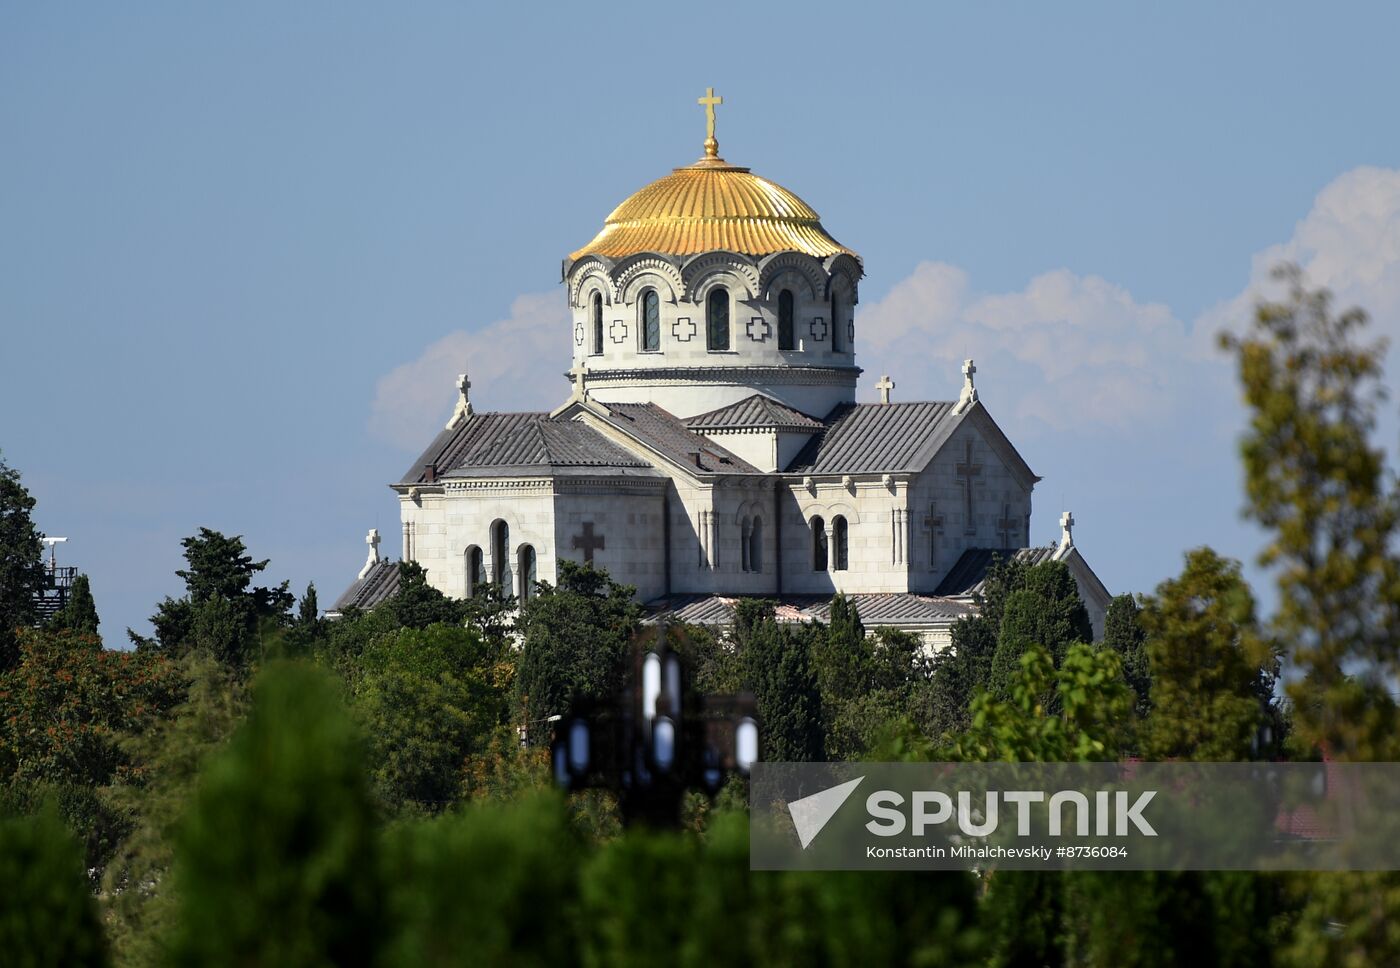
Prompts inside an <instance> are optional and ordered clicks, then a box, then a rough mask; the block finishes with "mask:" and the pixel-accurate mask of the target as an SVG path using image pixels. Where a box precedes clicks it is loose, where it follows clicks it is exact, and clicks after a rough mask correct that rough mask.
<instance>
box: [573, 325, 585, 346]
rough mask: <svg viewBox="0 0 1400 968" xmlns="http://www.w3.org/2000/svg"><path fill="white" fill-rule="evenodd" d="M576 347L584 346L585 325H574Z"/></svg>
mask: <svg viewBox="0 0 1400 968" xmlns="http://www.w3.org/2000/svg"><path fill="white" fill-rule="evenodd" d="M574 345H575V346H582V345H583V323H575V324H574Z"/></svg>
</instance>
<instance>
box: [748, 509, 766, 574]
mask: <svg viewBox="0 0 1400 968" xmlns="http://www.w3.org/2000/svg"><path fill="white" fill-rule="evenodd" d="M762 570H763V519H762V518H754V519H753V527H752V528H750V529H749V571H762Z"/></svg>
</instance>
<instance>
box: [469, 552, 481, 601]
mask: <svg viewBox="0 0 1400 968" xmlns="http://www.w3.org/2000/svg"><path fill="white" fill-rule="evenodd" d="M484 584H486V562H485V561H484V560H483V555H482V554H481V548H479V547H478V546H476V545H472V546H471V547H470V548H468V549H467V597H468V598H472V597H474V596H476V595H479V594H481V586H482V585H484Z"/></svg>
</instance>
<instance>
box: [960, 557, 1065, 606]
mask: <svg viewBox="0 0 1400 968" xmlns="http://www.w3.org/2000/svg"><path fill="white" fill-rule="evenodd" d="M1058 551H1059V549H1058V548H1057V547H1056V546H1055V545H1041V546H1040V547H1037V548H968V549H967V550H966V551H964V552H963V553H962V557H960V558H958V560H957V562H956V563H955V564H954V565H953V567H952V568H951V569H949V571H948V574H947V575H945V576H944V577H943V580H942V581H941V582H939V583H938V587H937V588H935V589H934V590H933V593H934V594H935V595H947V596H949V597H952V598H971V597H972V596H973V595H980V594H982V592H983V590H984V589H985V587H986V583H987V573H988V572H989V571H991V569H992V564H993V562H996V561H1008V560H1010V559H1012V558H1015V559H1016V560H1017V561H1020V562H1023V563H1025V564H1026V565H1038V564H1040V563H1041V562H1042V561H1053V560H1055V556H1056V553H1057V552H1058Z"/></svg>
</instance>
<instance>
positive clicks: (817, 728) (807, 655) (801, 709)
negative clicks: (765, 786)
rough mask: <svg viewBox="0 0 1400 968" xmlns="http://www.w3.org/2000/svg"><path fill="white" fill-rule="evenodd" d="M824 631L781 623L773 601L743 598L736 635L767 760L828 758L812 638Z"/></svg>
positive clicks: (818, 636) (736, 625)
mask: <svg viewBox="0 0 1400 968" xmlns="http://www.w3.org/2000/svg"><path fill="white" fill-rule="evenodd" d="M824 634H825V630H823V629H821V628H814V627H812V626H806V625H799V626H790V625H781V626H780V625H779V624H778V623H777V622H776V621H775V620H774V618H773V606H772V604H771V603H769V602H761V601H756V600H753V599H741V600H740V601H739V604H738V607H737V609H736V616H735V636H736V639H737V642H738V649H739V654H740V656H741V657H742V659H743V662H744V678H745V681H746V682H747V683H748V685H749V688H750V689H751V690H753V694H754V700H755V703H756V704H757V706H758V715H759V721H760V722H761V723H762V724H763V729H762V730H761V733H760V735H761V737H762V742H763V749H762V750H761V751H760V753H761V755H762V757H763V759H765V760H773V761H809V760H821V759H824V758H825V742H824V737H823V735H822V722H823V717H822V700H821V689H820V687H819V685H818V683H817V670H816V669H815V668H814V663H813V661H812V649H813V646H812V643H813V640H814V639H818V638H820V637H822V636H823V635H824Z"/></svg>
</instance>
